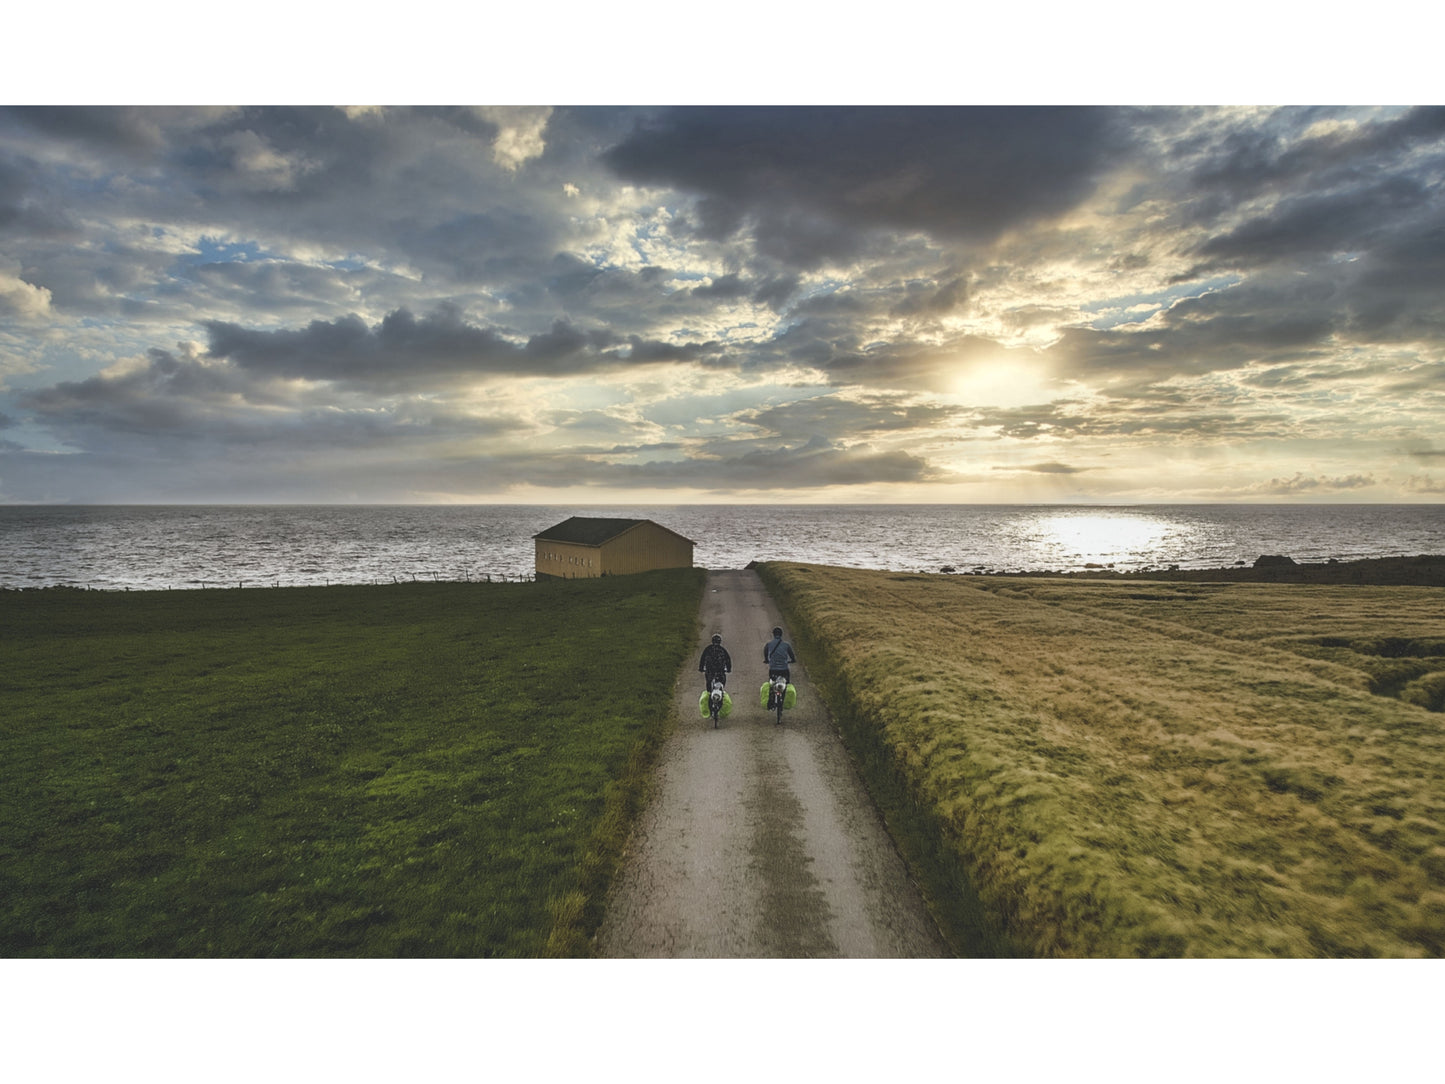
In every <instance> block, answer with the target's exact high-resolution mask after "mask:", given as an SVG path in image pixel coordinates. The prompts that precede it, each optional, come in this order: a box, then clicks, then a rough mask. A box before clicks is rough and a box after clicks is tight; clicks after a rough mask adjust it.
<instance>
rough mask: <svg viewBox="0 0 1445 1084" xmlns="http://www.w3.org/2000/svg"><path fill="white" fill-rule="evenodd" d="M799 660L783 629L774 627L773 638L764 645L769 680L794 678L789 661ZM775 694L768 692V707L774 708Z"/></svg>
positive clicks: (764, 657) (789, 679) (764, 658)
mask: <svg viewBox="0 0 1445 1084" xmlns="http://www.w3.org/2000/svg"><path fill="white" fill-rule="evenodd" d="M797 661H798V656H796V655H794V654H793V645H792V644H790V643H788V641H786V640H784V639H783V630H782V629H780V628H774V629H773V638H772V639H771V640H769V641H768V642H767V643H765V644H764V645H763V662H765V663H767V664H768V681H770V682H771V681H773V680H775V679H777V678H780V677H781V678H783V679H784V680H786V681H791V680H792V677H793V675H792V673H791V672H790V671H789V670H788V664H789V663H795V662H797ZM773 696H774V694H773V693H772V692H771V691H770V692H769V693H768V707H769V708H773V707H775V706H776V705H775V704H774V703H773Z"/></svg>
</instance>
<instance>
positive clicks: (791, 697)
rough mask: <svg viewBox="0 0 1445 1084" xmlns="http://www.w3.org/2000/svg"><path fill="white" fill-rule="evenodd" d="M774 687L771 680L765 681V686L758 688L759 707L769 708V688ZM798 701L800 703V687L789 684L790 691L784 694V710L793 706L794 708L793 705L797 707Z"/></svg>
mask: <svg viewBox="0 0 1445 1084" xmlns="http://www.w3.org/2000/svg"><path fill="white" fill-rule="evenodd" d="M772 687H773V683H772V682H771V681H765V682H763V687H762V688H761V689H759V690H758V707H760V708H764V709H766V708H767V706H768V690H769V689H771V688H772ZM797 703H798V687H797V686H796V685H789V686H788V691H787V692H785V693H784V694H783V710H784V711H788V710H789V709H791V708H793V707H796V706H797Z"/></svg>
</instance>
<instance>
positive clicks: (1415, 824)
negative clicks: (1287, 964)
mask: <svg viewBox="0 0 1445 1084" xmlns="http://www.w3.org/2000/svg"><path fill="white" fill-rule="evenodd" d="M761 571H762V574H763V576H764V579H765V582H767V583H768V584H769V586H770V588H771V589H772V590H773V592H774V595H775V597H777V599H778V600H779V602H780V604H781V605H782V606H783V609H784V611H785V613H788V614H789V615H790V620H791V621H792V625H791V626H790V631H792V632H794V633H795V634H796V635H797V639H798V642H799V644H800V648H801V649H802V650H803V651H806V652H807V653H806V654H805V655H804V658H805V659H806V660H807V665H808V669H809V673H810V675H812V676H813V678H814V681H815V683H816V684H818V685H819V687H820V690H821V691H822V692H823V693H824V695H825V697H826V699H827V700H828V702H829V704H830V706H831V707H832V708H833V711H834V714H835V716H837V717H838V719H839V722H840V725H841V726H842V728H843V730H844V732H845V736H846V737H847V739H848V741H849V743H850V746H851V747H852V748H853V750H854V752H855V755H856V757H857V758H858V760H859V763H860V764H861V765H862V766H863V769H864V772H865V776H866V777H867V778H868V781H869V784H870V787H871V788H872V789H873V790H874V793H875V795H877V796H879V799H880V803H881V804H882V805H883V807H884V809H885V810H886V811H887V812H888V815H889V817H890V823H891V824H893V826H894V830H895V834H897V835H899V836H900V840H901V842H902V844H903V846H904V849H905V851H907V852H909V853H910V857H911V860H912V861H913V862H914V864H915V865H916V866H917V867H918V868H919V869H921V870H923V871H924V872H923V878H924V880H925V882H926V885H925V887H926V892H927V894H928V895H929V896H930V899H931V903H932V905H933V906H934V909H935V911H936V912H937V913H938V914H939V916H940V922H941V924H942V925H943V926H944V928H945V929H946V930H947V931H949V932H950V934H951V936H952V937H953V938H954V940H955V943H956V945H957V946H958V947H959V948H960V950H961V951H964V952H968V953H971V954H986V953H995V952H996V953H1000V954H1009V953H1017V954H1025V955H1045V956H1048V955H1053V956H1088V957H1131V956H1169V957H1355V956H1362V957H1416V956H1427V957H1439V956H1440V955H1441V954H1442V950H1445V715H1442V714H1440V708H1441V707H1442V688H1445V592H1442V591H1441V590H1440V589H1439V588H1434V587H1393V586H1392V587H1367V586H1359V587H1346V586H1324V585H1313V584H1311V585H1296V584H1288V585H1286V584H1279V585H1271V584H1247V583H1204V582H1197V583H1148V582H1143V581H1138V580H1129V581H1121V580H1107V581H1106V580H1098V581H1094V580H1088V579H1074V578H1071V579H1062V578H1054V579H1050V578H1043V577H1029V578H1007V577H957V576H930V575H912V574H899V573H888V572H869V571H860V570H853V569H837V568H823V567H818V566H802V565H786V564H772V565H767V566H764V567H763V568H762V570H761Z"/></svg>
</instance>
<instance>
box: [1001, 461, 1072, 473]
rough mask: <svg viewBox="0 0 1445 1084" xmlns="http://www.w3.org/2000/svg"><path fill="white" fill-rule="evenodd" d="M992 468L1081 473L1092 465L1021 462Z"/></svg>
mask: <svg viewBox="0 0 1445 1084" xmlns="http://www.w3.org/2000/svg"><path fill="white" fill-rule="evenodd" d="M993 469H994V470H1003V471H1023V472H1026V473H1029V474H1082V473H1083V472H1084V471H1087V470H1092V469H1093V468H1092V467H1071V466H1069V465H1068V464H1067V463H1055V462H1048V463H1021V464H1019V465H1018V466H1012V467H994V468H993Z"/></svg>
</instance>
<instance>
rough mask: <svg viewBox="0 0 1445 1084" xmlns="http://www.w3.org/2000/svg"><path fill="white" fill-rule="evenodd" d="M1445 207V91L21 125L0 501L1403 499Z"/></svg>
mask: <svg viewBox="0 0 1445 1084" xmlns="http://www.w3.org/2000/svg"><path fill="white" fill-rule="evenodd" d="M1442 184H1445V110H1440V109H1434V108H1431V109H1424V108H1421V109H1386V108H1378V109H1377V108H1338V107H1330V108H1324V107H1320V108H1287V109H1253V108H1224V109H1215V108H1187V107H1186V108H1173V107H1171V108H1165V109H1132V108H1130V109H1093V108H1083V109H1081V108H1059V109H1052V108H1050V109H1033V108H1029V109H1008V108H924V109H911V108H893V107H866V108H840V107H822V108H792V107H786V108H744V109H735V108H723V107H716V108H714V107H704V108H676V109H667V108H663V109H655V108H646V109H623V108H610V107H583V108H575V107H555V108H548V107H545V106H544V107H537V108H531V107H506V108H491V107H483V108H464V107H455V108H454V107H422V108H392V107H385V108H374V109H346V108H329V107H316V108H313V107H305V108H273V107H236V108H204V109H200V108H198V109H187V108H175V109H129V108H108V109H95V110H93V109H31V108H19V109H0V254H3V259H0V372H3V373H4V374H5V379H6V382H7V386H5V387H0V412H3V413H4V414H5V415H6V416H8V417H10V418H11V419H13V424H12V425H10V426H9V427H7V428H6V429H5V434H6V436H7V437H10V438H13V440H12V443H16V442H23V443H26V444H27V445H28V446H33V447H34V448H35V449H36V450H37V452H38V450H39V449H41V448H44V449H47V450H53V449H55V448H57V447H61V448H64V449H66V450H68V451H69V452H72V453H74V454H68V455H65V456H61V457H59V458H52V459H50V460H46V459H45V457H44V456H41V455H38V454H37V455H36V456H29V455H19V457H18V458H17V455H18V454H19V453H18V452H17V449H15V448H10V449H9V451H10V453H15V454H12V455H11V457H10V459H9V460H8V463H9V464H10V465H9V466H8V467H7V468H6V470H7V472H8V475H7V479H6V485H7V493H16V492H22V491H24V492H39V491H40V490H42V489H44V488H45V486H48V485H50V484H51V483H53V482H55V481H56V480H57V479H60V478H63V477H68V478H72V479H76V480H77V481H76V482H75V489H74V492H75V493H77V494H79V493H82V492H94V491H95V490H94V489H93V488H89V487H87V485H85V484H82V483H81V482H80V481H79V479H81V478H82V477H83V476H86V475H87V473H89V474H91V475H94V476H95V477H104V478H106V479H108V480H109V481H107V483H106V484H107V485H109V484H111V482H114V484H115V485H116V486H117V487H120V488H121V489H123V483H122V481H121V479H122V475H121V474H120V473H117V472H118V471H119V468H118V467H117V468H111V467H103V466H102V464H103V463H107V462H112V461H114V462H120V461H124V462H126V463H129V464H130V465H131V468H130V469H132V470H134V471H135V472H137V476H139V474H141V473H143V474H144V475H145V476H146V477H147V478H166V479H169V481H168V482H167V483H166V484H167V485H169V486H171V487H172V488H171V489H169V490H167V492H182V491H184V492H192V491H193V488H192V486H191V483H189V482H187V481H186V480H185V478H186V470H187V469H189V470H190V471H192V472H193V473H194V474H195V475H196V476H197V477H201V476H202V475H204V477H205V478H207V479H208V480H209V481H208V482H207V485H210V486H212V487H219V488H220V489H222V490H224V489H225V488H226V486H227V485H229V484H230V483H228V482H227V481H226V479H231V480H232V481H233V482H234V484H235V486H236V487H237V488H236V490H235V492H237V493H241V492H244V493H257V492H260V491H262V490H264V485H265V483H264V475H265V472H264V471H263V470H262V469H261V465H262V464H263V463H264V464H265V465H266V466H267V468H268V469H270V470H272V471H273V472H274V471H276V470H278V464H281V463H287V464H289V466H288V468H287V469H288V470H294V471H295V472H296V473H297V474H298V475H305V474H307V473H308V472H309V473H314V475H315V477H316V479H317V482H316V484H315V486H314V487H313V488H312V490H311V491H312V492H316V493H321V494H324V493H326V492H327V491H328V485H327V482H328V480H341V479H346V480H347V482H348V485H349V489H351V490H357V491H365V492H367V493H369V494H371V495H372V496H373V497H375V498H377V499H381V498H383V497H384V496H385V495H386V494H392V495H395V496H404V495H405V494H407V493H412V492H436V493H440V492H447V493H451V494H464V493H477V492H479V491H481V489H483V488H485V486H490V487H491V488H490V490H489V491H490V492H502V491H503V490H502V488H501V487H502V486H504V485H510V484H511V483H510V479H512V478H526V479H530V481H529V482H527V483H526V484H528V485H533V486H538V487H543V488H548V489H550V488H554V487H559V486H567V485H573V484H579V485H587V486H590V487H594V488H596V489H597V491H598V492H599V494H601V493H602V492H604V491H605V492H606V494H607V495H608V497H609V498H617V497H619V496H624V495H626V494H627V493H629V492H633V491H637V490H640V489H645V490H648V491H649V492H651V491H659V490H661V489H664V488H670V489H671V490H672V491H673V492H674V493H675V495H676V497H677V498H678V499H682V500H685V499H686V498H687V495H688V494H689V493H691V492H693V491H698V492H706V493H721V492H743V493H751V492H754V491H757V490H765V489H769V488H771V487H772V485H773V483H774V482H776V486H777V487H778V488H784V489H788V490H789V491H791V492H795V493H796V492H799V491H801V490H802V489H811V490H814V491H821V490H826V489H827V488H828V487H833V486H836V487H840V491H842V492H847V491H849V490H850V489H851V487H854V486H868V485H877V486H894V487H896V491H897V493H898V494H899V496H900V497H908V496H918V495H920V494H926V495H928V497H932V496H933V495H935V494H936V493H938V492H940V490H939V489H938V488H937V487H939V486H952V485H954V484H956V483H960V482H962V481H968V482H970V483H983V484H986V483H987V482H988V481H990V480H991V481H992V482H993V483H994V485H995V489H994V492H1004V493H1009V492H1017V491H1022V490H1024V489H1029V491H1030V492H1040V493H1042V492H1045V491H1049V486H1050V482H1051V480H1052V481H1053V482H1054V483H1056V485H1055V489H1058V488H1059V487H1062V486H1064V485H1067V486H1068V487H1069V488H1070V491H1071V492H1073V491H1077V492H1078V493H1079V494H1080V495H1085V496H1087V495H1099V496H1107V495H1110V494H1115V493H1117V492H1119V490H1118V488H1117V487H1118V486H1120V485H1124V484H1126V483H1125V482H1121V481H1120V479H1128V478H1131V477H1132V478H1135V479H1137V478H1139V477H1141V472H1140V469H1139V466H1138V465H1139V464H1140V463H1141V462H1151V463H1166V462H1167V463H1168V464H1170V466H1169V467H1168V468H1167V470H1166V469H1165V468H1161V470H1160V472H1159V474H1158V477H1156V478H1152V479H1151V480H1150V481H1149V482H1148V486H1147V487H1142V486H1141V488H1139V489H1137V490H1134V491H1130V492H1145V490H1146V488H1147V492H1148V493H1149V494H1150V495H1154V494H1156V493H1157V494H1158V495H1160V496H1161V498H1162V497H1167V495H1168V493H1169V492H1170V486H1171V484H1173V481H1174V480H1175V478H1176V477H1182V476H1183V475H1184V474H1189V477H1190V479H1191V481H1190V482H1189V483H1188V490H1187V491H1188V494H1189V495H1190V497H1191V498H1194V497H1201V498H1203V497H1207V496H1209V495H1210V493H1215V494H1216V495H1218V494H1224V495H1227V496H1234V495H1239V494H1243V495H1246V496H1250V495H1252V496H1262V497H1271V498H1278V499H1282V500H1289V499H1302V500H1307V499H1312V498H1314V497H1318V496H1321V495H1332V494H1333V495H1339V496H1343V497H1346V498H1348V497H1349V496H1350V495H1352V494H1359V495H1368V496H1371V497H1381V498H1385V497H1388V496H1394V497H1397V498H1399V497H1408V496H1410V495H1411V494H1418V493H1420V492H1424V490H1420V489H1419V488H1418V487H1419V486H1422V485H1425V484H1426V482H1425V481H1421V480H1419V479H1416V480H1414V481H1411V480H1410V478H1409V477H1407V476H1406V472H1403V471H1401V470H1400V466H1401V464H1402V463H1403V464H1410V463H1413V464H1415V465H1416V467H1417V469H1423V466H1425V465H1428V463H1429V462H1430V449H1433V448H1434V447H1436V446H1445V440H1441V439H1439V423H1438V421H1437V420H1436V419H1438V417H1439V416H1440V408H1441V406H1442V405H1445V404H1442V393H1445V380H1442V376H1441V374H1442V373H1445V349H1442V344H1445V204H1442V203H1441V201H1440V200H1438V199H1436V198H1435V193H1437V192H1439V191H1440V190H1441V186H1442ZM1023 444H1027V445H1028V447H1027V448H1021V447H1020V446H1021V445H1023ZM1356 448H1357V449H1359V451H1358V454H1352V450H1353V449H1356ZM20 451H22V452H23V451H24V449H20ZM107 457H111V458H110V459H107ZM168 457H170V458H169V459H168ZM1412 457H1413V458H1412ZM964 458H966V460H967V462H968V464H969V466H968V469H969V470H970V471H971V472H972V473H971V474H969V475H968V477H967V478H966V479H965V478H964V477H963V476H962V475H959V474H955V473H950V468H951V467H952V466H955V465H957V464H958V463H959V462H960V461H961V460H963V459H964ZM171 459H175V460H177V461H178V462H177V464H176V466H175V467H174V470H170V469H168V468H167V467H166V464H167V463H168V462H170V461H171ZM241 459H244V460H245V462H246V464H247V465H246V466H245V468H244V470H243V469H242V467H241V466H238V465H237V464H238V462H239V460H241ZM61 461H63V462H64V464H65V466H63V467H62V466H58V465H57V464H58V463H60V462H61ZM180 461H183V463H182V462H180ZM1020 462H1021V464H1022V465H1017V464H1019V463H1020ZM1008 464H1015V465H1013V466H1009V465H1008ZM1079 464H1088V465H1089V466H1083V465H1079ZM233 467H234V468H235V469H234V470H232V468H233ZM247 471H250V472H251V473H246V472H247ZM1009 471H1013V472H1016V476H1015V477H1013V478H1009V477H1008V475H1007V472H1009ZM1170 472H1175V473H1170ZM1210 472H1214V473H1213V474H1210ZM1391 472H1394V473H1391ZM1206 474H1209V479H1208V480H1205V481H1198V480H1195V479H1198V478H1204V477H1205V475H1206ZM27 476H30V477H34V478H35V479H42V478H43V479H48V481H46V482H45V483H44V484H43V485H42V484H41V483H40V482H39V481H37V482H36V485H35V486H34V487H32V488H31V489H29V490H26V489H24V486H25V482H24V478H25V477H27ZM289 477H290V476H289V475H288V478H289ZM17 478H18V479H19V481H17V480H16V479H17ZM368 478H374V479H375V480H376V481H375V485H374V486H372V485H370V483H369V482H368V481H367V479H368ZM423 478H430V479H432V480H434V481H435V485H434V486H430V485H423V484H422V483H421V481H420V479H423ZM479 479H490V481H488V482H485V483H484V482H482V481H479ZM1263 479H1271V481H1268V482H1266V481H1263ZM1361 479H1379V481H1375V482H1373V483H1371V485H1372V488H1366V487H1365V485H1364V484H1363V483H1362V482H1361V481H1360V480H1361ZM504 480H505V481H504ZM278 484H279V483H278ZM286 484H287V485H288V486H290V487H291V488H289V489H287V491H286V492H288V493H290V494H292V495H295V494H299V493H301V492H302V491H303V490H305V489H306V486H305V485H304V484H303V482H302V481H295V482H294V483H293V482H291V481H288V482H287V483H286ZM1184 484H1185V483H1184V482H1182V481H1181V482H1180V485H1181V486H1184ZM137 485H139V483H137ZM196 485H197V486H199V485H200V483H199V482H197V483H196ZM750 486H751V487H756V490H755V489H750V488H748V487H750ZM1249 486H1256V487H1260V488H1258V489H1256V490H1250V489H1249V488H1248V487H1249ZM1030 487H1032V488H1030ZM1270 487H1272V488H1270ZM1412 487H1416V488H1412ZM116 491H117V492H119V489H117V490H116ZM227 492H229V490H227ZM505 492H508V493H511V492H515V489H508V490H505ZM876 492H877V491H876V490H874V491H870V496H871V495H873V494H874V493H876ZM952 492H956V491H952ZM969 492H970V493H972V492H977V490H976V489H970V490H969Z"/></svg>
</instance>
